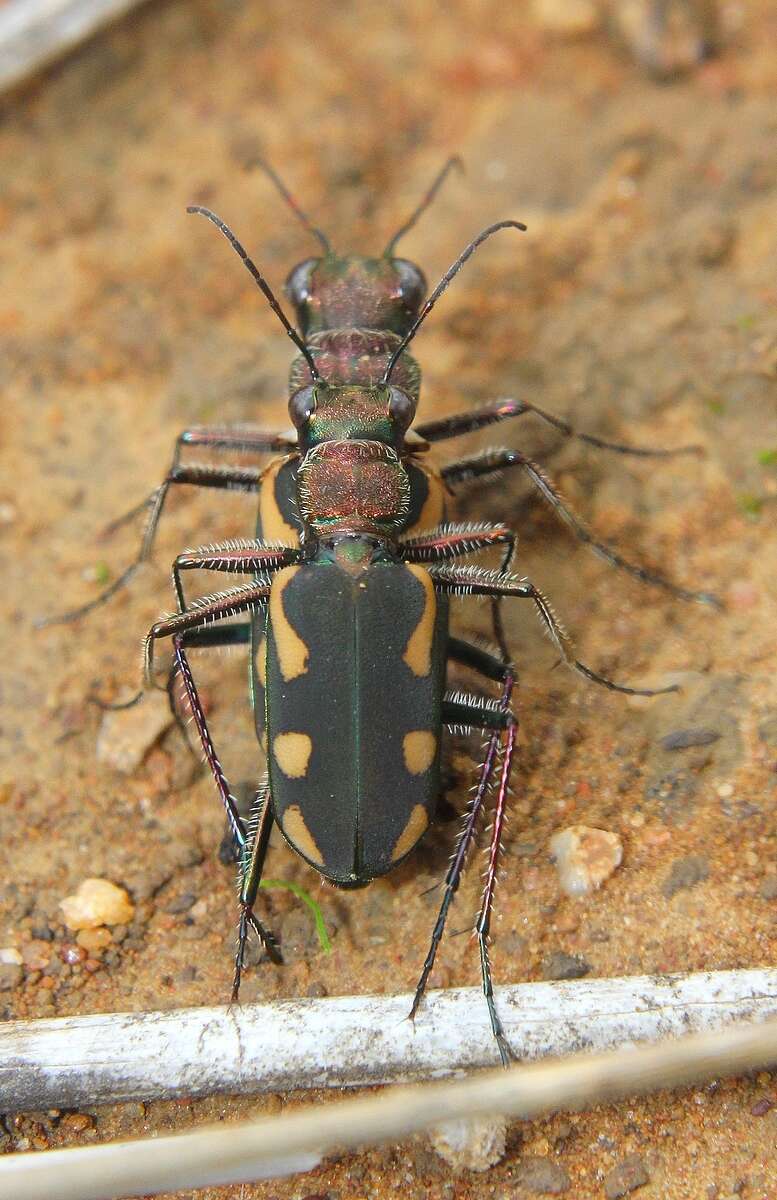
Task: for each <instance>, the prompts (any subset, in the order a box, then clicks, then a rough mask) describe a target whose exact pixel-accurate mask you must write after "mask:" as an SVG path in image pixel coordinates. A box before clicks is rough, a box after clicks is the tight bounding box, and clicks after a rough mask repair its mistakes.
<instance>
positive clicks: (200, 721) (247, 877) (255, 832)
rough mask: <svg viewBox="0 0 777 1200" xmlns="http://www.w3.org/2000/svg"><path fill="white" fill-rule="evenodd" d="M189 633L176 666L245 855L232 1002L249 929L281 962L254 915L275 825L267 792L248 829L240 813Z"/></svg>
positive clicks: (178, 643)
mask: <svg viewBox="0 0 777 1200" xmlns="http://www.w3.org/2000/svg"><path fill="white" fill-rule="evenodd" d="M185 637H186V635H185V634H178V635H177V636H175V637H174V638H173V654H174V659H175V667H176V669H177V670H178V671H180V674H181V678H182V679H183V684H184V688H185V690H186V696H187V699H188V701H189V708H190V709H191V713H192V717H193V719H194V723H195V725H196V727H197V732H198V733H199V735H200V742H201V744H202V749H203V751H204V753H205V758H206V760H207V762H208V766H209V767H210V769H211V774H212V775H213V780H214V782H215V784H216V788H217V789H218V793H219V795H220V797H221V802H222V804H223V805H224V810H225V812H226V814H227V822H228V824H229V828H230V831H231V833H232V836H233V838H234V839H235V841H236V842H237V844H238V847H239V849H240V856H241V890H240V922H239V930H238V950H237V955H236V957H235V975H234V979H233V983H232V1002H233V1003H234V1001H236V1000H237V994H238V991H239V988H240V973H241V971H242V968H243V960H244V956H245V947H246V940H247V937H248V930H249V928H250V929H253V930H254V932H255V933H256V934H257V936H258V937H259V939H260V941H261V943H262V945H263V946H264V948H265V950H266V951H267V953H268V955H269V957H270V958H271V959H272V960H273V962H280V961H281V958H280V953H279V951H278V946H277V943H276V941H275V938H274V937H273V935H272V933H270V932H269V930H266V929H265V928H264V926H263V925H262V923H261V922H260V921H259V919H258V918H257V917H256V916H255V915H254V912H253V905H254V902H255V900H256V891H257V888H258V887H259V881H260V879H261V873H262V865H263V863H264V856H265V853H266V851H267V843H268V841H269V837H270V828H271V826H272V813H271V811H270V808H269V805H268V804H267V803H266V796H263V797H262V799H263V800H264V801H265V802H264V803H263V805H262V807H261V809H260V810H259V811H256V810H257V807H258V803H259V799H260V795H257V798H256V800H255V802H254V810H253V811H252V814H251V817H250V818H249V827H248V829H246V825H245V822H244V821H243V818H242V817H241V816H240V812H239V809H238V803H237V800H236V799H235V797H234V796H233V795H232V791H231V789H230V786H229V782H228V780H227V777H226V775H225V774H224V769H223V767H222V766H221V762H220V760H219V757H218V755H217V753H216V749H215V747H214V745H213V741H212V739H211V736H210V731H209V729H208V724H207V721H206V720H205V713H204V711H203V708H202V704H201V702H200V697H199V695H198V692H197V685H196V684H195V682H194V676H193V675H192V670H191V667H190V666H189V660H188V658H187V657H186V651H185V650H184V645H183V643H184V638H185Z"/></svg>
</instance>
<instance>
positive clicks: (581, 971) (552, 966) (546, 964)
mask: <svg viewBox="0 0 777 1200" xmlns="http://www.w3.org/2000/svg"><path fill="white" fill-rule="evenodd" d="M590 970H591V964H590V963H589V962H586V960H585V959H584V958H581V957H580V956H579V955H578V954H565V953H564V952H563V950H555V951H554V952H553V953H552V954H549V955H548V957H547V958H546V959H543V963H542V978H543V979H547V980H552V979H582V978H583V976H584V975H587V974H588V973H589V971H590Z"/></svg>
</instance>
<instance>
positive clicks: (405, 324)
mask: <svg viewBox="0 0 777 1200" xmlns="http://www.w3.org/2000/svg"><path fill="white" fill-rule="evenodd" d="M286 294H287V296H288V297H289V299H290V300H291V302H292V304H293V305H294V311H295V314H296V318H297V324H298V325H299V328H300V330H301V332H302V335H303V337H305V338H307V337H309V336H311V335H312V334H315V333H321V332H322V331H324V330H327V329H343V328H347V327H349V326H359V327H361V328H366V329H382V330H388V331H390V332H392V333H398V334H400V336H401V335H404V334H405V333H406V332H407V330H408V329H409V328H410V326H411V325H412V323H413V321H414V320H415V318H416V317H417V315H418V310H419V308H420V307H421V301H422V300H423V298H424V296H425V294H426V280H425V279H424V276H423V274H422V272H421V271H420V269H419V268H418V267H417V266H415V264H414V263H411V262H410V261H409V260H408V259H406V258H365V257H362V256H361V255H356V254H351V255H348V256H346V257H340V256H339V255H336V254H331V253H330V254H326V255H324V256H323V257H322V258H308V259H305V261H304V262H301V263H300V264H299V266H296V267H295V268H294V270H293V271H292V272H291V274H290V275H289V277H288V279H287V280H286Z"/></svg>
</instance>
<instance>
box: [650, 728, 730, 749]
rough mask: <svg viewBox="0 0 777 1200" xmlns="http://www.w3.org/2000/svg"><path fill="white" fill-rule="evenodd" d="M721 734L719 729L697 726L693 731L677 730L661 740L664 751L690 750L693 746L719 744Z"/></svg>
mask: <svg viewBox="0 0 777 1200" xmlns="http://www.w3.org/2000/svg"><path fill="white" fill-rule="evenodd" d="M719 738H720V734H719V733H718V731H717V729H708V728H705V727H704V726H697V727H696V728H691V729H675V730H673V731H672V733H667V734H666V736H665V737H662V738H661V746H662V747H663V749H664V750H688V749H690V747H691V746H711V745H712V743H713V742H717V741H718V739H719Z"/></svg>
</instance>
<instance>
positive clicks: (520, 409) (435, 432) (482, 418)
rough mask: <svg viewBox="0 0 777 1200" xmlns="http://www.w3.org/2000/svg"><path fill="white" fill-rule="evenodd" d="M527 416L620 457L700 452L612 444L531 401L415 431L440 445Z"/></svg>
mask: <svg viewBox="0 0 777 1200" xmlns="http://www.w3.org/2000/svg"><path fill="white" fill-rule="evenodd" d="M525 413H534V415H535V416H537V417H540V418H541V419H542V420H543V421H546V422H547V423H548V424H549V425H552V426H553V428H554V429H557V430H558V431H559V433H563V435H564V437H571V438H577V439H578V440H579V441H581V442H587V443H588V445H589V446H596V447H597V449H599V450H614V451H615V452H616V453H617V454H635V455H638V456H639V457H640V458H671V457H672V456H673V455H675V454H699V453H700V452H701V447H700V446H678V447H676V448H675V449H670V450H667V449H663V448H655V449H651V448H650V447H646V446H629V445H626V444H625V443H623V442H610V441H608V440H607V439H606V438H600V437H596V436H595V435H594V434H592V433H580V432H579V430H577V429H574V428H573V427H572V426H571V425H570V424H569V422H568V421H565V420H563V418H561V417H557V416H556V415H555V413H549V412H546V411H545V409H543V408H538V407H537V405H536V404H530V403H529V402H528V400H497V401H495V402H494V403H493V404H486V405H484V406H483V407H482V408H476V409H473V410H472V411H471V412H466V413H457V414H456V415H455V416H452V417H442V418H441V419H440V420H438V421H427V422H426V423H425V424H424V425H416V426H415V428H414V432H415V433H417V434H418V435H419V437H422V438H423V439H424V441H426V442H440V441H443V439H445V438H451V437H459V436H460V435H461V434H463V433H474V432H475V431H476V430H478V429H484V428H485V427H486V426H487V425H495V424H496V423H497V422H498V421H505V420H508V419H509V418H510V417H522V416H524V414H525Z"/></svg>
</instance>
